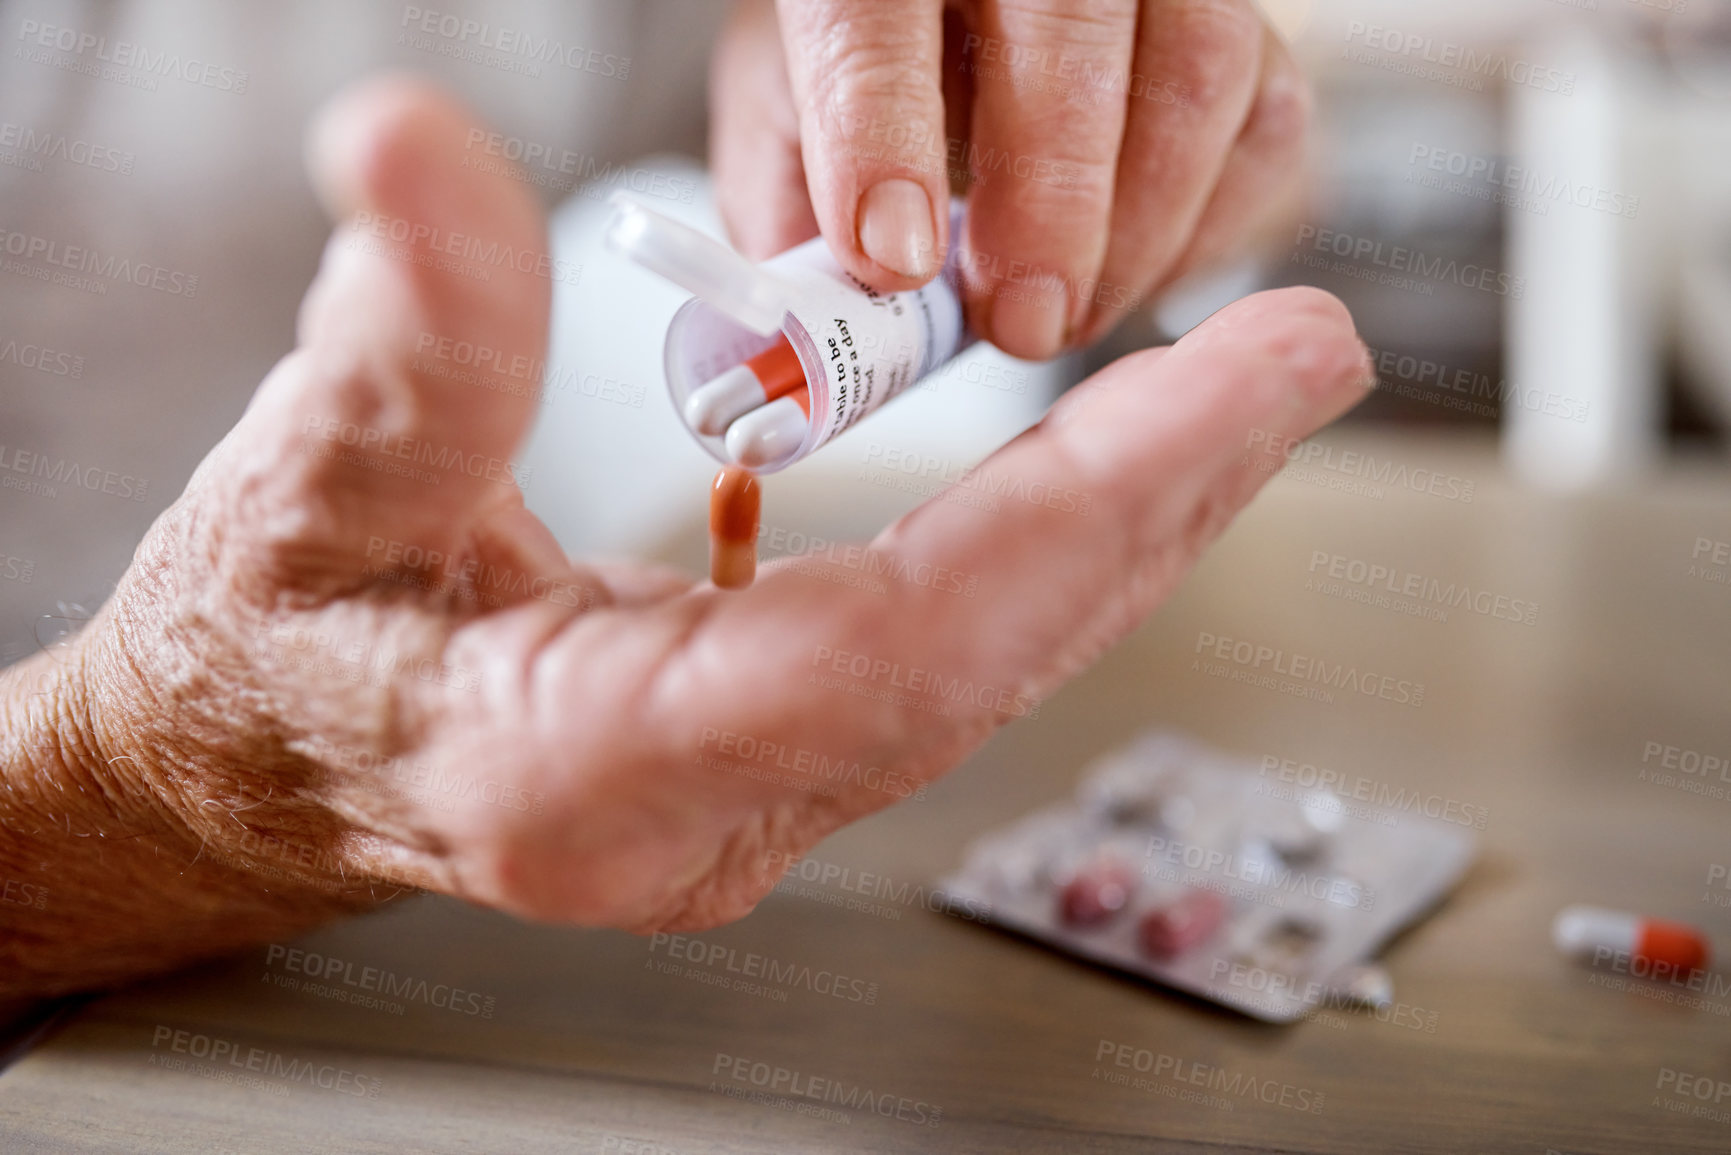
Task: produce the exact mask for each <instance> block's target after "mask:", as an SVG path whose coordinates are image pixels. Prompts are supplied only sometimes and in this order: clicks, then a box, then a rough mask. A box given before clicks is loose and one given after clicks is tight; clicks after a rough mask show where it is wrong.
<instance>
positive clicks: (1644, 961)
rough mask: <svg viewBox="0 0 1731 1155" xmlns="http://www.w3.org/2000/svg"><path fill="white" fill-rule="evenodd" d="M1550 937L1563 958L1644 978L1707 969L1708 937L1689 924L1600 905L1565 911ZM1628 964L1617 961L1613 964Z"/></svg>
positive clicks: (1554, 924)
mask: <svg viewBox="0 0 1731 1155" xmlns="http://www.w3.org/2000/svg"><path fill="white" fill-rule="evenodd" d="M1551 939H1552V941H1554V942H1555V943H1556V944H1557V949H1558V950H1560V951H1562V952H1563V953H1564V954H1566V955H1570V956H1572V957H1575V958H1579V959H1583V960H1585V961H1587V962H1591V963H1593V964H1594V965H1598V964H1599V963H1603V962H1612V963H1613V964H1614V965H1619V966H1626V967H1628V968H1629V969H1630V970H1631V971H1632V972H1633V973H1635V974H1638V975H1640V976H1641V977H1643V978H1660V979H1664V978H1669V977H1671V976H1673V975H1680V976H1684V977H1687V976H1688V975H1690V974H1692V973H1693V972H1695V971H1698V970H1701V969H1702V968H1704V967H1705V966H1706V965H1707V957H1708V953H1709V950H1708V946H1707V937H1706V936H1705V935H1703V934H1702V933H1701V932H1700V931H1698V930H1696V929H1695V928H1694V927H1692V926H1690V925H1689V924H1688V923H1683V922H1664V921H1662V920H1660V919H1656V918H1642V917H1641V916H1640V915H1638V914H1627V913H1625V912H1623V911H1620V910H1606V909H1605V908H1603V907H1598V906H1569V907H1564V908H1563V910H1562V911H1561V912H1560V913H1559V914H1558V915H1557V920H1556V922H1555V923H1553V924H1552V926H1551ZM1619 957H1620V958H1621V959H1624V960H1627V961H1625V962H1621V963H1617V962H1616V961H1615V960H1617V959H1619Z"/></svg>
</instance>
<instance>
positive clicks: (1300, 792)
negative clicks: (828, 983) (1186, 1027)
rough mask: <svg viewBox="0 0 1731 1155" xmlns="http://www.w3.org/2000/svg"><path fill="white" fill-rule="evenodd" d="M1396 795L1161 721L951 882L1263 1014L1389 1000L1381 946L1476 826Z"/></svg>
mask: <svg viewBox="0 0 1731 1155" xmlns="http://www.w3.org/2000/svg"><path fill="white" fill-rule="evenodd" d="M1382 795H1383V797H1382V799H1381V804H1379V803H1378V802H1376V801H1372V802H1365V801H1363V800H1360V799H1358V798H1356V797H1353V798H1348V797H1343V796H1342V795H1340V794H1336V793H1334V792H1332V791H1330V790H1323V789H1315V788H1308V789H1307V788H1305V787H1303V786H1301V785H1298V784H1296V783H1293V782H1291V781H1283V780H1282V776H1280V775H1271V774H1269V773H1267V767H1266V765H1264V764H1259V763H1258V762H1257V761H1256V760H1254V759H1247V758H1243V757H1239V756H1235V755H1231V754H1227V753H1224V752H1222V751H1218V750H1214V749H1211V748H1209V747H1207V746H1204V745H1201V744H1199V743H1196V742H1194V741H1191V740H1189V739H1187V738H1184V737H1182V736H1179V735H1175V734H1169V733H1159V732H1156V733H1150V734H1146V735H1144V736H1142V737H1141V738H1139V739H1137V740H1136V741H1135V742H1133V743H1132V744H1130V745H1129V746H1127V747H1125V748H1123V749H1121V750H1118V751H1116V752H1114V753H1112V754H1109V755H1107V756H1105V757H1104V758H1102V759H1100V761H1099V762H1097V763H1096V764H1095V765H1093V766H1092V767H1090V768H1089V770H1088V773H1087V774H1086V775H1085V776H1084V778H1083V780H1082V782H1081V783H1080V785H1079V786H1078V787H1077V790H1076V795H1075V799H1074V801H1072V802H1066V803H1062V804H1059V805H1055V806H1051V807H1048V808H1046V809H1043V810H1040V811H1037V812H1035V813H1033V814H1030V815H1028V816H1027V817H1026V818H1024V819H1022V820H1020V821H1018V822H1016V823H1014V824H1012V825H1010V826H1008V827H1005V828H1002V829H1000V830H997V831H994V832H992V833H990V834H988V835H986V836H984V837H982V838H980V839H978V840H976V841H975V842H974V843H973V845H972V846H971V847H970V848H969V850H968V854H967V858H966V861H965V863H964V865H963V866H962V868H961V869H960V870H959V871H957V872H956V873H955V874H954V875H952V876H951V877H949V878H947V879H945V880H943V882H942V883H941V885H942V887H943V889H944V891H945V892H946V893H948V894H949V895H950V896H951V897H952V900H955V901H958V902H960V903H962V904H963V906H964V907H970V906H971V908H972V909H975V910H976V911H977V910H979V909H986V910H989V911H990V912H991V913H990V917H989V920H988V921H989V922H991V923H993V924H996V925H999V926H1001V927H1003V928H1005V929H1008V930H1012V931H1016V932H1018V933H1020V934H1023V935H1026V936H1028V937H1030V938H1034V939H1037V940H1039V941H1040V942H1043V943H1046V944H1047V945H1050V946H1054V947H1057V948H1058V949H1060V950H1063V951H1067V952H1069V953H1071V954H1075V955H1079V956H1081V957H1082V958H1085V959H1089V960H1092V961H1093V962H1096V963H1101V964H1104V965H1106V966H1109V967H1113V968H1116V969H1118V970H1121V971H1124V972H1127V973H1129V974H1131V975H1135V976H1139V977H1142V978H1145V979H1150V980H1153V981H1154V982H1157V983H1161V984H1164V985H1166V986H1169V987H1174V988H1176V989H1178V990H1181V991H1186V992H1188V993H1190V994H1193V995H1199V996H1201V997H1202V998H1205V999H1209V1000H1212V1001H1214V1002H1217V1003H1221V1004H1224V1005H1226V1006H1229V1007H1232V1008H1234V1009H1236V1010H1239V1011H1242V1012H1243V1013H1244V1014H1247V1015H1250V1016H1252V1017H1253V1018H1257V1019H1262V1020H1264V1021H1266V1022H1274V1023H1284V1022H1292V1021H1294V1020H1297V1019H1300V1018H1303V1017H1304V1016H1305V1015H1306V1014H1307V1013H1309V1012H1311V1011H1313V1010H1315V1009H1316V1008H1317V1007H1319V1006H1322V1005H1344V1004H1349V1003H1354V1002H1357V1003H1364V1004H1370V1005H1382V1004H1385V1003H1387V1002H1388V1001H1389V1000H1390V999H1392V992H1391V991H1390V990H1389V989H1388V980H1387V978H1386V972H1382V971H1380V969H1378V968H1376V967H1374V966H1372V965H1370V960H1371V959H1372V958H1373V956H1374V955H1375V953H1376V952H1377V950H1378V949H1379V948H1380V947H1381V946H1382V944H1383V943H1384V942H1386V941H1387V940H1388V939H1389V938H1390V937H1391V936H1393V935H1394V934H1395V932H1397V931H1398V930H1400V929H1401V928H1402V927H1404V926H1406V925H1408V924H1409V923H1411V922H1412V921H1413V920H1415V919H1416V918H1418V917H1419V916H1420V915H1422V914H1424V913H1425V912H1426V911H1428V910H1429V909H1430V908H1431V907H1432V906H1434V905H1435V904H1436V903H1437V901H1438V900H1440V899H1441V898H1442V896H1443V895H1444V894H1446V893H1447V891H1448V890H1449V888H1450V887H1452V886H1453V885H1454V884H1455V882H1456V881H1457V880H1458V879H1459V878H1460V876H1461V875H1462V873H1463V872H1464V871H1465V870H1466V868H1467V865H1468V863H1469V862H1470V860H1471V858H1472V853H1473V835H1472V832H1471V830H1469V829H1467V828H1465V827H1463V826H1461V825H1459V824H1456V823H1454V822H1450V821H1445V820H1443V819H1440V818H1432V817H1427V816H1426V815H1425V813H1424V812H1423V811H1424V807H1422V806H1415V805H1405V804H1404V803H1405V800H1406V799H1408V798H1418V797H1419V795H1417V794H1412V793H1409V792H1402V791H1383V792H1382ZM1390 802H1392V803H1393V805H1389V804H1387V803H1390Z"/></svg>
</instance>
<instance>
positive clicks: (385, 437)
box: [215, 77, 580, 584]
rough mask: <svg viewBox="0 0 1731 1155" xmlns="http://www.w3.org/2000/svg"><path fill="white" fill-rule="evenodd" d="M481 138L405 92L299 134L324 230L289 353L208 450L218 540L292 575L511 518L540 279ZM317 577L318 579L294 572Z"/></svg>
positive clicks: (547, 268) (536, 340)
mask: <svg viewBox="0 0 1731 1155" xmlns="http://www.w3.org/2000/svg"><path fill="white" fill-rule="evenodd" d="M484 138H485V132H484V130H483V129H482V128H480V127H479V126H478V124H477V122H476V120H475V119H474V118H473V117H472V116H471V115H470V114H469V113H468V112H467V111H466V110H464V109H463V108H461V107H460V106H458V105H457V104H456V103H455V102H453V101H452V100H450V99H449V98H448V97H446V96H444V95H443V94H441V93H439V92H438V91H436V90H435V89H433V88H431V87H429V86H427V85H426V84H424V83H423V82H420V81H417V80H413V79H409V78H406V77H389V78H385V79H380V80H372V81H367V82H363V83H362V84H360V85H358V86H356V87H355V88H352V89H349V90H348V91H346V92H344V93H341V94H339V95H338V96H337V97H335V98H334V99H333V100H332V101H331V102H330V103H329V104H328V105H327V106H326V107H325V108H324V109H323V111H322V112H321V113H320V114H319V116H318V117H317V119H316V120H315V122H314V124H313V127H312V129H311V131H310V132H309V135H308V142H307V152H308V163H309V168H310V169H311V175H312V179H313V183H314V186H315V187H316V189H317V190H318V192H319V194H320V197H321V199H322V200H323V201H324V203H325V205H326V207H327V209H328V210H329V211H330V212H331V213H332V215H333V216H335V217H336V218H337V219H338V221H339V223H338V225H337V228H336V231H335V233H334V234H333V235H332V237H331V240H330V242H329V244H328V245H327V246H326V249H325V254H324V260H323V262H322V265H321V267H320V270H319V274H318V276H317V278H316V279H315V280H314V282H313V285H312V287H311V289H310V290H309V291H308V294H307V297H306V300H305V301H304V302H303V304H302V306H301V315H300V325H299V342H298V347H297V348H296V350H295V351H294V352H293V353H291V354H289V356H288V357H286V358H284V359H283V361H281V362H280V363H279V364H278V365H277V366H276V367H275V368H274V369H273V370H272V371H271V373H270V374H269V376H267V377H266V379H265V382H264V384H263V385H262V386H261V387H260V389H259V391H258V393H257V395H256V396H255V397H254V399H253V402H252V404H251V405H250V406H249V407H248V410H247V412H246V415H245V416H244V417H243V418H242V420H241V422H240V424H239V425H237V426H236V428H235V430H234V431H233V432H232V433H231V434H230V436H229V438H228V439H227V440H226V441H225V443H224V446H223V447H222V449H221V450H220V451H219V460H220V463H221V464H220V465H218V466H217V467H216V470H215V473H216V475H217V476H219V477H221V479H222V481H223V482H224V486H223V489H224V491H225V492H227V493H229V494H230V495H231V498H230V500H231V501H232V502H234V503H237V506H236V507H235V508H231V509H229V510H228V511H227V512H228V514H229V515H230V516H229V518H228V521H229V523H230V524H231V525H232V526H233V527H234V529H233V532H234V533H236V534H237V535H239V536H240V537H241V538H242V539H243V540H246V541H248V542H250V543H251V544H253V545H256V546H262V547H264V549H265V550H266V551H267V552H268V553H270V554H272V555H273V556H274V557H275V559H276V560H278V561H281V562H284V563H286V564H288V565H290V566H291V568H294V569H295V570H297V571H298V572H296V573H295V574H293V575H280V574H279V575H277V576H278V577H279V578H280V577H285V576H292V577H295V578H299V579H302V580H303V581H304V580H307V579H309V578H311V579H315V584H316V578H317V577H318V576H325V577H327V578H329V579H333V580H342V577H343V576H344V575H346V576H348V577H352V576H353V574H354V559H356V558H357V557H359V556H361V553H362V551H363V550H365V549H366V547H367V544H368V542H369V541H377V540H378V535H380V534H382V533H388V535H389V536H390V537H391V538H394V539H398V540H402V541H408V542H413V543H415V544H417V545H419V546H421V547H422V548H424V549H428V550H438V549H447V548H449V547H451V546H453V545H455V544H457V543H459V542H461V541H463V540H465V539H466V537H467V536H468V535H471V534H472V533H473V532H474V530H475V527H476V525H477V524H478V523H479V522H480V520H481V519H482V518H483V517H485V516H487V515H488V514H489V513H490V512H495V511H497V510H499V509H500V507H501V505H502V504H516V505H520V504H521V494H520V489H519V484H520V482H521V481H522V478H521V475H520V473H519V472H518V467H516V466H515V465H513V464H512V462H511V457H512V454H513V453H514V452H515V451H516V449H517V446H518V444H519V443H520V441H521V440H522V438H523V437H524V435H525V433H526V431H527V429H528V427H529V423H530V421H531V420H532V418H533V415H534V410H535V405H536V399H537V396H538V394H539V390H540V382H541V376H542V370H543V361H542V358H543V357H544V355H545V349H546V342H547V323H548V309H549V301H550V294H551V284H552V282H553V281H554V280H556V279H557V280H566V281H574V279H575V277H576V275H577V273H578V272H579V271H580V270H576V269H572V268H568V267H565V266H564V264H563V262H554V261H553V260H552V259H551V257H550V256H549V255H548V253H547V244H546V236H545V230H544V228H543V224H542V218H541V212H540V208H539V206H538V205H537V204H536V202H535V201H534V199H533V197H532V196H531V195H530V193H529V191H528V189H527V187H526V186H525V185H524V184H523V183H521V181H520V179H518V178H517V174H516V173H515V170H513V169H509V168H507V167H505V166H502V165H500V164H499V163H498V162H497V161H492V160H488V161H485V162H484V163H481V164H477V161H478V160H480V158H482V157H483V155H484V154H482V153H480V152H479V151H477V150H474V149H473V147H472V146H473V145H474V144H475V142H476V141H477V140H480V139H484ZM309 570H311V571H320V570H322V571H325V572H324V573H323V575H320V574H317V573H309V572H308V571H309Z"/></svg>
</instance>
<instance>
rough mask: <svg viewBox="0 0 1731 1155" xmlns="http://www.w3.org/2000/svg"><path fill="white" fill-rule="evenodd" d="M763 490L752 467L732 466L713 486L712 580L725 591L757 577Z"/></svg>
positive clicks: (710, 559)
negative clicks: (758, 525) (750, 470)
mask: <svg viewBox="0 0 1731 1155" xmlns="http://www.w3.org/2000/svg"><path fill="white" fill-rule="evenodd" d="M762 509H763V491H762V490H761V489H760V488H759V487H758V484H757V478H756V477H754V476H753V475H752V474H751V473H750V472H749V471H748V470H744V469H739V468H737V467H736V466H732V465H730V466H728V467H727V468H726V469H723V470H722V471H721V472H720V473H717V474H716V475H715V484H714V485H712V486H710V488H709V580H710V581H712V582H714V583H715V584H716V586H717V587H718V588H720V589H724V590H739V589H744V588H746V587H747V586H749V585H750V584H751V582H752V579H753V578H755V577H756V576H757V524H758V519H759V517H760V516H761V514H762Z"/></svg>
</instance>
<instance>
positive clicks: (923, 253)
mask: <svg viewBox="0 0 1731 1155" xmlns="http://www.w3.org/2000/svg"><path fill="white" fill-rule="evenodd" d="M859 247H860V248H861V249H862V250H863V251H864V252H865V255H866V256H868V257H870V258H871V259H872V260H874V261H876V262H877V263H878V264H880V265H882V266H883V267H884V268H886V269H890V270H892V271H894V272H897V273H900V274H901V275H902V276H904V277H912V278H914V279H916V280H922V281H923V280H925V279H926V278H927V277H930V276H931V275H932V274H933V273H935V272H937V271H938V264H937V258H938V253H937V248H938V239H937V234H936V232H934V231H933V226H932V201H931V198H930V197H928V196H926V190H925V189H923V188H921V187H920V186H919V185H917V184H915V183H914V182H913V181H911V180H904V179H902V178H900V177H896V178H894V179H891V180H883V181H879V182H878V183H877V184H874V185H873V186H872V187H871V188H869V189H867V190H866V194H865V195H864V196H863V197H861V198H860V199H859Z"/></svg>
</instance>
